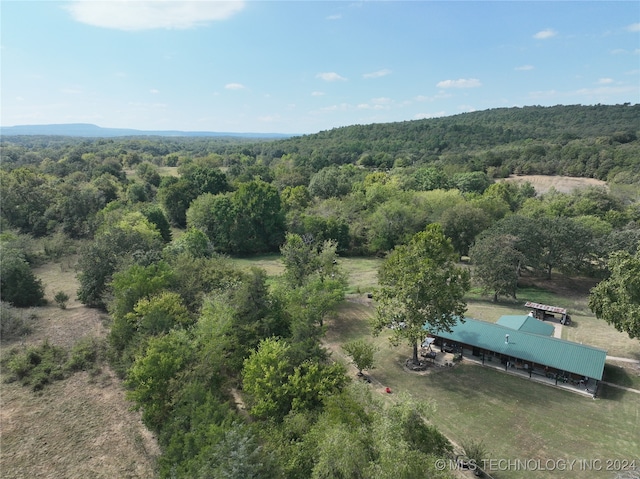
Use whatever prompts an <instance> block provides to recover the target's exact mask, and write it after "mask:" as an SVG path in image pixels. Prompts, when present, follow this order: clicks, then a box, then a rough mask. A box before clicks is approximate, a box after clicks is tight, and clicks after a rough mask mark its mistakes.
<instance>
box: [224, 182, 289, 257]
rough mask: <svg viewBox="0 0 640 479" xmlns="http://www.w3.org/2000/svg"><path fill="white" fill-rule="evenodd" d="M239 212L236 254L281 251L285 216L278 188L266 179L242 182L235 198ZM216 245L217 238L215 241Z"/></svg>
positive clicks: (235, 226)
mask: <svg viewBox="0 0 640 479" xmlns="http://www.w3.org/2000/svg"><path fill="white" fill-rule="evenodd" d="M231 202H232V205H233V211H234V212H235V214H236V217H235V224H234V228H233V236H232V243H233V244H234V246H235V251H233V252H234V253H245V254H246V253H264V252H267V251H277V250H278V247H279V246H280V245H281V244H282V242H283V240H284V233H285V232H284V229H285V227H284V215H283V212H282V207H281V203H280V194H279V193H278V190H277V189H276V188H275V187H274V186H272V185H270V184H268V183H265V182H264V181H260V180H258V181H251V182H249V183H241V184H240V185H238V189H237V191H235V192H234V193H233V195H232V197H231ZM214 245H215V241H214Z"/></svg>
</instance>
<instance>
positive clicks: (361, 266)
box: [233, 254, 382, 294]
mask: <svg viewBox="0 0 640 479" xmlns="http://www.w3.org/2000/svg"><path fill="white" fill-rule="evenodd" d="M233 262H234V263H235V264H236V265H238V266H239V267H240V268H243V269H249V268H251V267H256V268H262V269H264V270H265V271H266V272H267V276H270V277H274V276H279V275H281V274H282V273H284V265H283V264H282V261H281V260H280V255H279V254H268V255H261V256H252V257H250V258H233ZM381 263H382V260H381V259H377V258H340V266H342V268H343V269H344V271H346V272H347V275H348V277H349V288H348V290H347V294H352V293H366V292H369V291H371V290H372V289H374V288H375V287H376V286H377V284H378V268H379V267H380V264H381Z"/></svg>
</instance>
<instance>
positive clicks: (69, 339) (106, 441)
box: [0, 259, 160, 479]
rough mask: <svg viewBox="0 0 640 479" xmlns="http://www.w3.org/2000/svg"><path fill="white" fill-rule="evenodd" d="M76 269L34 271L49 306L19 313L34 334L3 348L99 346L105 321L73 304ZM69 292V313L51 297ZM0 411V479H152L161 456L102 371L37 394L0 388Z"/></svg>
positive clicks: (67, 265)
mask: <svg viewBox="0 0 640 479" xmlns="http://www.w3.org/2000/svg"><path fill="white" fill-rule="evenodd" d="M72 263H73V261H72V260H71V261H70V260H68V259H67V260H65V261H64V262H62V263H51V264H47V265H45V266H42V267H40V268H38V269H37V270H36V274H37V275H38V277H40V278H41V279H42V280H43V283H44V284H45V291H46V296H47V299H48V300H49V305H47V306H44V307H38V308H29V309H28V310H24V311H23V313H24V317H25V318H30V317H31V318H32V319H28V324H29V326H30V327H31V328H32V333H31V334H30V335H27V336H26V337H25V338H24V339H23V340H17V341H12V342H3V343H2V345H1V351H0V353H1V354H2V355H3V356H4V354H6V352H7V351H8V350H10V349H11V348H23V347H26V346H29V345H36V344H41V343H42V342H43V341H45V340H48V341H49V343H51V344H53V345H57V346H63V347H65V348H68V347H70V346H72V345H73V344H75V343H76V342H77V341H78V340H80V339H81V338H86V337H94V338H104V337H105V336H106V334H107V327H106V324H105V322H106V316H105V315H103V314H101V313H100V312H99V311H98V310H95V309H90V308H86V307H85V306H83V305H82V304H80V303H79V302H78V301H77V300H76V299H75V297H76V289H77V282H76V280H75V272H74V271H73V268H72V266H73V264H72ZM58 291H64V292H66V293H67V294H68V295H69V297H70V300H69V302H68V305H67V309H66V310H61V309H59V308H58V307H56V306H55V303H54V302H53V296H54V294H55V293H56V292H58ZM0 379H1V381H2V382H1V383H0V387H1V388H2V394H1V403H2V407H1V409H0V424H1V432H2V436H1V445H2V447H1V448H0V472H1V475H2V477H3V478H16V479H22V478H31V477H60V478H62V477H64V478H78V479H83V478H87V477H91V478H105V479H107V478H109V479H110V478H114V477H118V478H152V477H154V476H155V461H156V458H157V457H158V455H159V453H160V451H159V448H158V445H157V443H156V441H155V439H154V438H153V437H152V435H151V434H150V433H149V431H148V430H147V429H146V428H145V427H144V425H143V424H142V422H141V420H140V413H136V412H133V411H130V409H129V408H130V406H131V405H130V403H129V402H127V401H126V399H125V390H124V388H123V386H122V383H121V381H120V380H119V379H118V378H117V377H116V376H115V375H114V373H113V372H112V371H111V370H110V369H109V368H108V367H107V366H106V365H102V367H101V371H100V373H99V374H98V375H95V376H89V374H88V373H85V372H82V373H76V374H74V375H73V376H72V377H70V378H68V379H66V380H63V381H57V382H54V383H53V384H51V385H49V386H47V387H45V388H44V390H43V391H41V392H40V393H34V392H32V391H31V389H30V388H27V387H23V386H21V385H20V384H19V383H5V382H4V380H5V375H4V374H2V375H1V378H0Z"/></svg>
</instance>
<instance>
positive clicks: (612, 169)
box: [260, 104, 640, 179]
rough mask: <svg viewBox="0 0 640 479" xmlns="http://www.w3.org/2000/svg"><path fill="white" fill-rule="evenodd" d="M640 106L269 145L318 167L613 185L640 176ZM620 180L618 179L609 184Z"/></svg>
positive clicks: (469, 116)
mask: <svg viewBox="0 0 640 479" xmlns="http://www.w3.org/2000/svg"><path fill="white" fill-rule="evenodd" d="M639 131H640V105H629V104H625V105H613V106H610V105H596V106H580V105H574V106H555V107H539V106H531V107H524V108H498V109H493V110H486V111H478V112H472V113H464V114H460V115H455V116H450V117H444V118H436V119H425V120H415V121H406V122H400V123H384V124H374V125H355V126H348V127H343V128H336V129H333V130H329V131H323V132H320V133H318V134H315V135H307V136H303V137H295V138H291V139H288V140H283V141H277V142H273V143H269V144H264V145H262V148H261V151H260V152H261V154H262V155H264V156H265V157H267V158H269V159H274V158H279V157H281V156H282V155H283V154H289V155H292V156H294V157H295V158H300V161H301V162H303V163H307V164H311V166H312V167H313V168H314V169H319V168H321V167H324V166H327V165H330V164H345V163H357V164H360V165H363V166H372V167H380V168H391V167H393V166H412V165H413V166H415V165H419V164H437V165H439V166H444V167H446V168H449V169H451V170H458V171H460V170H467V171H469V170H472V171H486V172H488V173H490V175H491V176H495V177H500V176H506V175H508V174H558V175H560V174H562V175H574V176H587V177H593V178H598V179H607V178H608V176H609V175H610V174H613V175H614V176H615V174H616V173H617V172H618V171H619V170H620V169H627V168H631V169H632V171H633V172H634V174H636V175H637V174H638V172H639V170H638V168H639V167H638V163H639V162H638V157H639V153H640V145H639V144H638V132H639ZM609 179H613V178H609Z"/></svg>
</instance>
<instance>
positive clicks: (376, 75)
mask: <svg viewBox="0 0 640 479" xmlns="http://www.w3.org/2000/svg"><path fill="white" fill-rule="evenodd" d="M390 74H391V70H389V69H388V68H384V69H382V70H378V71H376V72H371V73H365V74H364V75H362V77H363V78H380V77H384V76H387V75H390Z"/></svg>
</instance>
